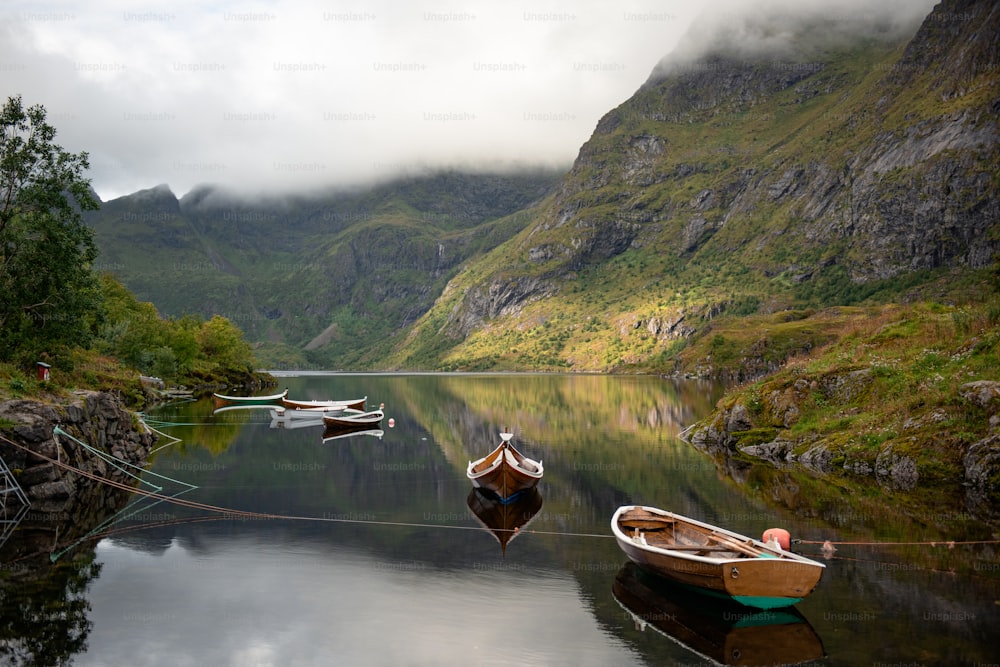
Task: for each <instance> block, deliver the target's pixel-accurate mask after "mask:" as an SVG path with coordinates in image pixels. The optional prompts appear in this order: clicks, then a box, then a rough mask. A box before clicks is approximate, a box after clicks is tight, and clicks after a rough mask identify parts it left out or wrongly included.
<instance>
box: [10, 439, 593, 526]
mask: <svg viewBox="0 0 1000 667" xmlns="http://www.w3.org/2000/svg"><path fill="white" fill-rule="evenodd" d="M0 440H3V441H4V442H7V443H8V444H11V445H13V446H15V447H17V448H19V449H21V450H24V451H27V452H28V453H30V454H32V455H34V456H36V457H38V458H40V459H42V460H44V461H46V462H48V463H52V464H53V465H56V466H58V467H60V468H62V469H64V470H69V471H70V472H75V473H77V474H79V475H82V476H83V477H86V478H87V479H91V480H94V481H96V482H100V483H102V484H107V485H108V486H111V487H114V488H117V489H121V490H123V491H129V492H132V493H137V494H139V495H141V496H144V497H146V498H151V499H155V500H158V501H162V502H167V503H172V504H175V505H179V506H181V507H187V508H189V509H198V510H202V511H206V512H213V513H217V514H222V515H224V516H223V517H221V518H228V519H234V518H239V519H280V520H285V521H317V522H323V523H354V524H369V525H377V526H400V527H408V528H446V529H452V530H475V531H480V530H483V529H482V528H481V527H479V526H454V525H447V524H435V523H416V522H413V523H411V522H406V521H374V520H370V519H346V518H338V517H311V516H297V515H291V514H278V513H272V512H254V511H250V510H238V509H230V508H226V507H219V506H218V505H210V504H208V503H200V502H196V501H193V500H185V499H182V498H178V497H176V496H166V495H163V494H162V493H158V492H155V491H147V490H145V489H138V488H135V487H131V486H129V485H127V484H125V483H124V482H119V481H116V480H113V479H108V478H106V477H101V476H100V475H95V474H94V473H91V472H87V471H86V470H81V469H79V468H76V467H74V466H71V465H69V464H68V463H64V462H62V461H58V460H56V459H53V458H51V457H48V456H45V455H44V454H41V453H39V452H35V451H32V450H30V449H28V448H27V447H25V446H24V445H21V444H19V443H17V442H14V441H13V440H10V439H8V438H7V437H5V436H3V435H0ZM511 532H513V529H511ZM519 532H525V533H527V532H530V533H533V534H536V535H559V536H569V537H603V538H610V537H612V536H611V535H604V534H596V533H561V532H555V531H540V530H524V531H519Z"/></svg>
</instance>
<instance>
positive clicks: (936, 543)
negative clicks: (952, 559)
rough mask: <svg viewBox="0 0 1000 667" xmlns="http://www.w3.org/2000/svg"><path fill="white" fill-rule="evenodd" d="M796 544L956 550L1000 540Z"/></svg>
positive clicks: (814, 541)
mask: <svg viewBox="0 0 1000 667" xmlns="http://www.w3.org/2000/svg"><path fill="white" fill-rule="evenodd" d="M793 542H794V543H795V544H819V545H821V546H824V547H825V546H827V545H832V546H843V545H847V546H865V547H903V546H932V547H937V546H946V547H948V548H949V549H954V548H955V547H956V546H959V545H964V544H1000V540H926V541H922V542H835V541H833V540H793Z"/></svg>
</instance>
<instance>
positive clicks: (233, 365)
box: [198, 315, 253, 371]
mask: <svg viewBox="0 0 1000 667" xmlns="http://www.w3.org/2000/svg"><path fill="white" fill-rule="evenodd" d="M198 342H199V344H200V345H201V350H202V354H203V355H205V357H206V359H207V360H208V361H209V362H211V363H212V364H214V366H216V367H218V368H228V369H233V370H248V371H249V370H253V369H252V367H251V366H250V363H251V360H252V359H253V350H252V349H251V348H250V344H249V343H247V342H246V341H245V340H243V332H241V331H240V330H239V329H238V328H237V327H236V326H235V325H233V323H232V322H230V321H229V320H227V319H226V318H225V317H221V316H219V315H215V316H214V317H212V319H210V320H209V321H207V322H205V323H204V324H202V326H201V331H199V332H198Z"/></svg>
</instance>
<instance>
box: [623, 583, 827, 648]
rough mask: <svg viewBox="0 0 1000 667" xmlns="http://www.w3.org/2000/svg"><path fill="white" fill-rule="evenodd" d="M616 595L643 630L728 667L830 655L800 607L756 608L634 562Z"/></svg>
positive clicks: (638, 626)
mask: <svg viewBox="0 0 1000 667" xmlns="http://www.w3.org/2000/svg"><path fill="white" fill-rule="evenodd" d="M612 593H613V595H614V597H615V600H616V601H617V602H618V603H619V604H620V605H621V606H622V608H623V609H625V611H626V612H628V614H629V615H630V616H631V617H632V618H633V620H634V621H635V623H636V627H637V628H638V629H640V630H645V629H646V627H647V626H651V627H653V628H655V629H656V630H657V631H659V632H661V633H663V634H664V635H666V636H667V637H668V638H670V639H672V640H673V641H675V642H677V643H678V644H680V645H681V646H684V647H685V648H687V649H688V650H690V651H692V652H693V653H696V654H698V655H700V656H705V657H708V658H710V659H712V660H714V661H716V662H718V663H721V664H723V665H794V664H798V663H802V662H808V661H810V660H818V659H820V658H822V657H823V656H824V654H825V651H824V649H823V642H822V641H821V640H820V637H819V635H817V634H816V631H815V630H814V629H813V627H812V626H811V625H810V624H809V621H807V620H806V619H805V617H804V616H803V615H802V614H801V613H799V612H798V611H797V610H796V609H795V608H794V607H785V608H782V609H770V610H766V611H761V610H756V609H750V608H748V607H744V606H742V605H739V604H734V603H732V602H727V601H726V600H723V599H721V598H713V597H710V596H708V595H706V594H703V593H699V592H695V591H690V590H687V589H685V588H683V587H681V586H679V585H677V584H674V583H672V582H670V581H667V580H666V579H662V578H660V577H657V576H655V575H653V574H650V573H648V572H646V571H644V570H642V569H641V568H639V567H637V566H636V565H635V564H633V563H627V564H626V565H624V566H623V567H622V569H621V570H619V571H618V574H617V575H616V576H615V581H614V584H613V585H612Z"/></svg>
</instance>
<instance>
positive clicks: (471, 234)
mask: <svg viewBox="0 0 1000 667" xmlns="http://www.w3.org/2000/svg"><path fill="white" fill-rule="evenodd" d="M560 176H561V174H560V173H557V172H548V171H537V172H524V173H519V174H482V173H478V174H474V173H459V172H440V173H435V174H427V175H424V176H414V177H409V178H403V179H399V180H396V181H393V182H389V183H383V184H380V185H376V186H372V187H369V188H364V189H355V190H330V191H327V192H316V193H312V194H304V195H297V196H287V197H263V198H258V199H248V198H247V197H245V196H237V195H235V194H233V193H230V192H227V191H225V190H222V189H219V188H215V187H211V186H204V187H199V188H196V189H195V190H192V191H191V192H189V193H187V194H186V195H184V197H182V198H180V199H178V198H177V197H176V195H175V194H174V193H173V192H172V191H171V190H170V188H169V187H168V186H166V185H160V186H157V187H155V188H151V189H149V190H143V191H140V192H136V193H134V194H131V195H128V196H126V197H121V198H118V199H115V200H112V201H109V202H106V203H104V204H103V205H102V206H101V209H100V211H97V212H94V213H91V214H88V215H87V216H86V221H87V223H88V224H89V225H90V226H91V227H92V228H93V230H94V232H95V237H96V241H97V245H98V247H99V249H100V256H99V258H98V262H97V265H96V267H95V268H97V269H99V270H106V271H110V272H112V273H114V274H115V275H117V276H118V277H119V278H120V279H121V280H122V281H123V282H124V283H125V284H126V285H127V286H128V287H129V288H130V289H131V290H132V291H133V292H134V293H135V294H136V296H137V297H138V298H140V299H141V300H146V301H151V302H153V303H154V304H155V305H156V307H157V308H158V309H159V310H160V311H161V312H162V313H163V314H165V315H168V316H180V315H184V314H196V315H201V316H205V317H208V316H211V315H212V314H221V315H224V316H226V317H227V318H229V319H230V320H231V321H233V322H234V323H236V324H237V325H238V326H239V327H240V328H241V329H243V330H244V332H245V333H246V334H247V337H248V338H249V339H250V340H253V341H257V342H258V343H260V344H262V345H263V347H262V349H261V350H260V351H259V355H258V356H259V357H261V358H262V360H263V361H265V362H266V363H268V365H269V366H270V367H276V366H282V365H293V366H302V365H310V366H324V367H342V364H345V363H346V364H350V363H357V362H356V359H357V358H358V357H359V355H360V354H361V352H362V351H364V350H367V349H368V348H370V347H371V346H372V345H373V344H377V343H379V342H381V341H385V340H388V339H389V338H390V337H391V336H392V334H393V333H394V332H396V331H398V330H400V329H401V328H404V327H406V326H407V325H409V324H410V323H412V322H413V321H414V320H415V319H416V318H417V317H419V316H420V315H421V314H423V313H424V312H425V311H426V310H427V309H428V308H429V307H430V306H431V304H432V303H433V301H434V298H435V297H436V296H437V294H438V293H440V291H441V290H442V289H443V288H444V286H445V284H446V283H447V281H448V279H450V278H451V277H452V276H453V275H454V274H455V272H456V271H457V270H458V267H459V266H461V265H462V264H463V263H464V262H468V261H470V260H471V259H472V258H474V257H476V256H477V255H480V254H482V253H484V252H486V251H488V250H490V249H492V248H493V247H495V246H496V245H497V244H498V243H500V242H501V241H503V240H506V239H507V238H509V237H510V236H512V235H513V234H514V233H516V232H517V231H519V230H520V229H521V228H522V227H523V226H524V225H525V224H527V220H528V218H527V217H526V215H525V213H524V212H523V211H525V210H528V209H529V208H530V206H531V205H532V204H533V203H534V202H536V201H539V200H540V199H542V198H543V197H544V196H545V195H546V194H547V193H548V192H549V191H550V190H551V188H552V187H553V186H554V184H555V183H556V182H557V180H558V178H559V177H560Z"/></svg>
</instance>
